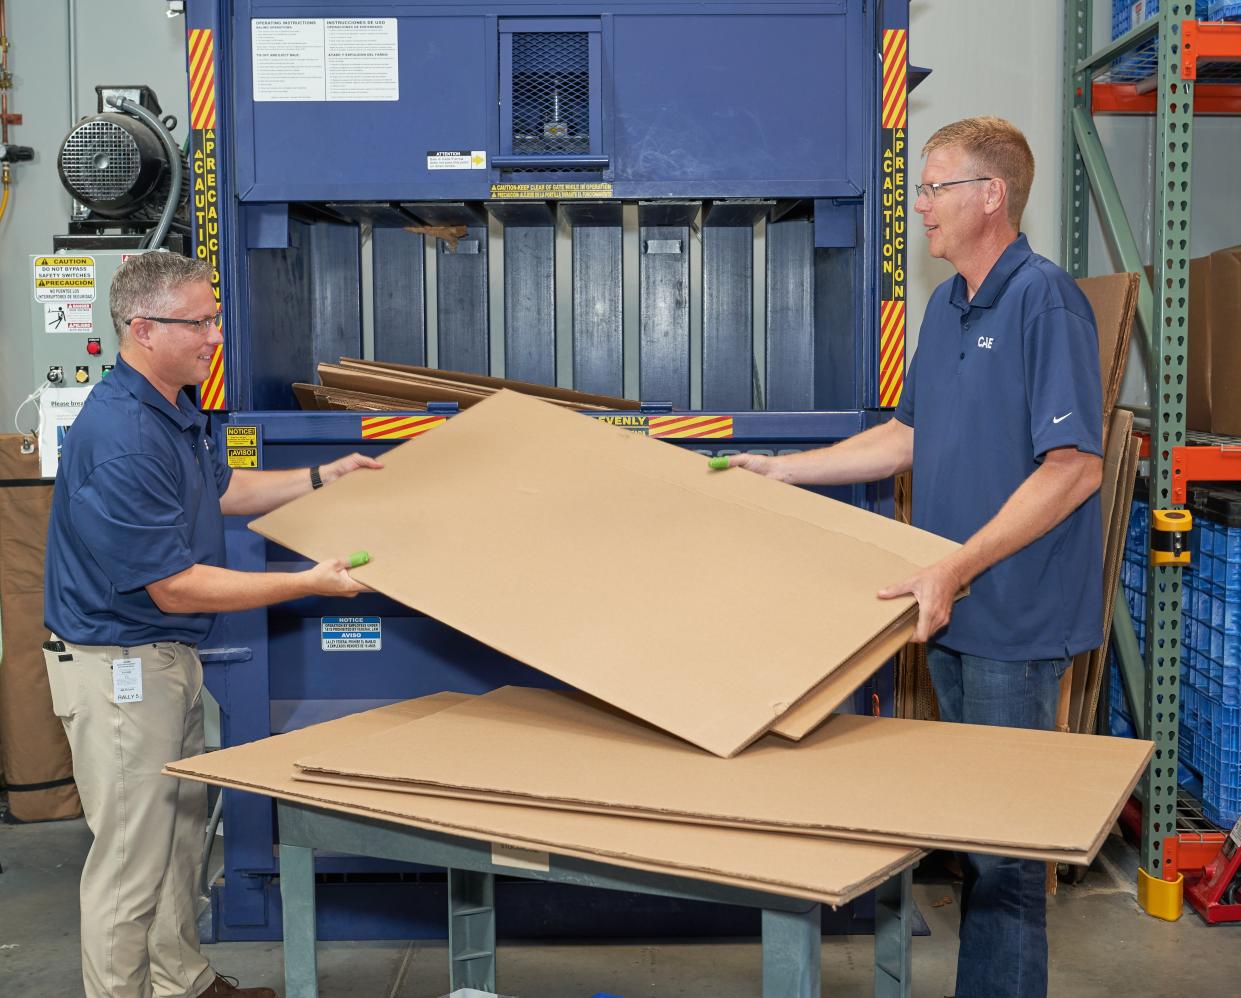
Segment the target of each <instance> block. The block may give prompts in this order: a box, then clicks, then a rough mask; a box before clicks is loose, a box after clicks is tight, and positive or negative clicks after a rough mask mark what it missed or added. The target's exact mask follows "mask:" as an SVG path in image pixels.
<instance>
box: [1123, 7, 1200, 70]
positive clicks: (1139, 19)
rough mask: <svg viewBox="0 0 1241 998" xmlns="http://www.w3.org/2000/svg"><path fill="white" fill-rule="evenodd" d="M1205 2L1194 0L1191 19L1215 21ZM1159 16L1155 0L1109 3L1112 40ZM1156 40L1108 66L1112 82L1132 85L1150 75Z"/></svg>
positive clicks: (1155, 67) (1155, 62) (1155, 59)
mask: <svg viewBox="0 0 1241 998" xmlns="http://www.w3.org/2000/svg"><path fill="white" fill-rule="evenodd" d="M1210 7H1211V4H1210V2H1209V0H1195V2H1194V17H1196V18H1197V19H1198V20H1199V21H1206V20H1218V19H1217V18H1212V16H1211V14H1210ZM1158 13H1159V0H1139V2H1137V3H1134V2H1133V0H1128V2H1125V0H1112V39H1113V41H1114V40H1115V39H1117V38H1119V37H1120V36H1121V35H1124V34H1128V32H1129V30H1130V29H1131V28H1136V27H1137V26H1138V25H1139V24H1142V23H1143V22H1145V21H1148V20H1150V19H1151V18H1152V17H1154V16H1155V15H1156V14H1158ZM1157 44H1158V41H1157V39H1154V38H1152V39H1151V40H1150V41H1147V42H1143V43H1142V44H1141V45H1139V46H1138V47H1137V48H1136V49H1132V50H1131V51H1129V52H1127V53H1126V54H1125V55H1122V56H1121V57H1120V58H1119V59H1117V60H1115V61H1114V62H1113V63H1112V69H1111V76H1112V79H1113V80H1115V81H1116V82H1119V83H1124V82H1130V83H1133V82H1136V81H1138V80H1144V79H1146V78H1147V77H1148V76H1152V75H1153V74H1154V73H1155V72H1156V69H1157V57H1156V54H1155V48H1156V45H1157Z"/></svg>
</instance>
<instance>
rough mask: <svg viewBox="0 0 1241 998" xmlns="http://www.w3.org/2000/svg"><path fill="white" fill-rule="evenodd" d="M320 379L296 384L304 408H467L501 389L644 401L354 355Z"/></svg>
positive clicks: (607, 401) (599, 402) (611, 403)
mask: <svg viewBox="0 0 1241 998" xmlns="http://www.w3.org/2000/svg"><path fill="white" fill-rule="evenodd" d="M319 380H320V381H321V382H322V384H320V385H305V384H296V385H294V386H293V392H294V394H295V395H296V396H297V399H298V404H299V405H301V407H302V408H303V409H354V410H366V411H372V412H375V411H397V410H412V411H418V410H422V409H425V408H426V406H427V403H428V402H456V403H457V405H458V406H460V407H461V408H462V409H468V408H470V406H473V405H477V404H478V403H479V402H482V401H483V400H484V399H488V398H490V397H491V396H492V395H494V394H495V393H496V392H498V391H501V390H508V391H512V392H517V393H518V394H521V395H529V396H532V397H534V398H538V399H541V400H543V401H544V402H550V403H551V404H552V405H558V406H564V407H565V408H569V409H584V410H588V411H589V410H593V411H596V412H598V411H604V410H610V409H637V408H638V407H639V403H637V402H634V401H632V400H630V399H623V398H615V397H613V396H611V395H592V394H591V393H589V392H578V391H573V390H571V389H568V388H555V387H553V386H550V385H535V384H531V383H529V382H526V381H513V380H510V379H507V378H492V377H488V376H487V375H483V374H470V373H468V372H465V371H440V370H436V369H435V368H430V367H416V366H414V365H412V364H392V363H387V362H385V361H375V360H358V359H355V358H351V357H342V358H341V361H340V363H339V364H320V365H319Z"/></svg>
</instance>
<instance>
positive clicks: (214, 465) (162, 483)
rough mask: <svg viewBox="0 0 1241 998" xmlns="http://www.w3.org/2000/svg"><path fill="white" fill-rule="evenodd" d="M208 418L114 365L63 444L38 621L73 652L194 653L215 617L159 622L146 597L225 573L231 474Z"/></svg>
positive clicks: (120, 363)
mask: <svg viewBox="0 0 1241 998" xmlns="http://www.w3.org/2000/svg"><path fill="white" fill-rule="evenodd" d="M206 427H207V418H206V416H204V415H203V414H202V413H201V412H199V411H198V410H197V409H196V408H195V407H194V405H193V404H192V403H191V402H190V400H189V398H188V397H186V395H185V393H184V392H182V393H180V394H179V395H178V397H177V404H176V405H173V404H172V403H171V402H169V401H168V400H167V399H166V398H164V397H163V396H162V395H160V393H159V392H157V391H156V390H155V388H154V386H152V384H151V383H150V382H149V381H147V379H146V378H144V377H143V376H142V375H141V374H139V373H138V372H137V371H135V370H134V369H133V368H132V367H130V366H129V365H128V364H126V363H125V361H124V359H122V358H120V357H118V358H117V360H116V366H115V367H114V368H113V369H112V372H111V373H110V374H109V375H108V376H107V377H106V378H104V379H103V380H102V381H101V382H99V384H97V385H96V386H95V387H94V388H93V389H92V390H91V393H90V395H88V396H87V398H86V404H85V405H84V406H82V411H81V412H80V413H79V414H78V417H77V419H76V420H74V422H73V426H72V427H71V428H70V430H69V432H68V433H67V434H66V435H65V443H64V448H63V450H62V452H61V460H60V470H59V472H58V473H57V476H56V488H55V490H54V492H53V496H52V514H51V520H50V523H49V525H48V535H47V572H46V582H45V591H44V622H45V623H46V624H47V626H48V628H49V629H50V630H51V631H52V632H53V633H54V634H56V635H57V636H58V637H60V638H63V639H64V640H66V641H71V642H73V643H74V644H84V645H121V646H122V647H128V646H131V645H141V644H147V643H148V642H152V641H184V642H186V643H187V644H195V643H197V642H198V641H200V640H202V638H204V637H205V636H206V634H207V630H208V629H209V628H210V626H211V622H212V620H213V619H214V616H215V615H214V614H210V613H173V614H169V613H164V612H163V611H161V610H160V609H159V607H157V606H156V605H155V603H154V601H153V600H152V599H151V597H150V595H149V594H148V593H147V591H146V589H145V588H144V587H145V586H146V585H147V584H148V583H150V582H157V581H158V580H160V579H166V578H168V576H170V575H176V574H177V573H178V572H182V571H184V570H185V569H187V568H189V567H190V566H191V565H197V564H206V565H216V566H221V567H222V566H223V565H224V517H223V514H222V513H221V512H220V496H222V495H223V494H224V492H225V491H226V490H227V489H228V482H229V477H230V475H231V474H232V471H231V469H230V468H228V467H227V466H225V465H224V464H223V463H222V462H220V461H219V460H218V459H217V456H216V454H215V451H214V445H213V443H212V441H211V439H210V438H209V437H208V435H207V430H206Z"/></svg>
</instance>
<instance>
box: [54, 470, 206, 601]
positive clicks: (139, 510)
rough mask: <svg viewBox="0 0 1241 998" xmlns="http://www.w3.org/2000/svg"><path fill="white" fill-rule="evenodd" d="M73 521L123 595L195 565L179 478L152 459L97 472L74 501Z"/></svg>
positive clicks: (71, 503) (88, 546) (88, 478)
mask: <svg viewBox="0 0 1241 998" xmlns="http://www.w3.org/2000/svg"><path fill="white" fill-rule="evenodd" d="M69 519H70V522H71V523H72V524H73V529H74V531H75V532H76V533H77V535H78V537H79V538H81V540H82V543H83V544H84V545H85V546H86V547H87V548H88V549H89V550H90V551H91V553H92V555H93V556H94V559H95V561H96V563H97V564H98V565H99V568H100V570H101V571H102V572H103V573H104V575H105V576H107V578H108V581H109V582H111V583H112V585H113V587H114V588H115V589H116V590H117V591H118V592H123V593H128V592H136V591H137V590H139V589H141V588H142V587H143V586H146V585H148V584H149V583H152V582H158V581H159V580H160V579H166V578H168V577H169V576H170V575H176V574H177V573H178V572H183V571H185V570H186V569H187V568H189V567H191V566H192V565H193V564H194V563H195V558H194V556H193V554H192V552H191V550H190V527H189V523H188V522H187V520H186V515H185V508H184V506H183V505H182V501H181V498H180V495H179V490H178V488H177V482H176V480H175V477H174V476H173V475H172V474H170V473H169V471H168V469H167V468H166V467H164V466H163V465H161V464H160V462H159V461H157V460H156V459H155V458H153V457H150V456H148V455H127V456H125V457H118V458H113V459H112V460H110V461H105V462H104V463H103V464H101V465H99V466H98V467H96V468H95V469H94V471H92V472H91V473H90V475H89V476H88V477H87V478H86V481H85V482H84V483H83V485H82V487H81V488H79V489H78V490H77V491H76V492H75V493H74V494H73V496H72V497H71V498H70V500H69Z"/></svg>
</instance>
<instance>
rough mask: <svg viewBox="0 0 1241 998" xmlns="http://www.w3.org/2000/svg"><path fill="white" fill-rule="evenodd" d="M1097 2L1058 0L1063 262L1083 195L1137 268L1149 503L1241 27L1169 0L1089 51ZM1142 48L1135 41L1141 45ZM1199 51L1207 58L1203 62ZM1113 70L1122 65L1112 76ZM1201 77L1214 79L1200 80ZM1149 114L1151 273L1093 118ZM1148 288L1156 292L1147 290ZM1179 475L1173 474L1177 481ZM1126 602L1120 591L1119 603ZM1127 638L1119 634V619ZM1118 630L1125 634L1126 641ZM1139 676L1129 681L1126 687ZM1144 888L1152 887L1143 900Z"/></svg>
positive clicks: (1168, 467) (1160, 692)
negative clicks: (1061, 8) (1205, 188)
mask: <svg viewBox="0 0 1241 998" xmlns="http://www.w3.org/2000/svg"><path fill="white" fill-rule="evenodd" d="M1093 6H1094V2H1093V0H1066V4H1065V61H1064V65H1065V70H1064V74H1065V80H1064V84H1065V86H1064V126H1063V127H1064V185H1063V190H1064V217H1063V247H1062V249H1063V259H1064V262H1065V267H1066V269H1067V270H1068V271H1069V273H1071V274H1072V275H1073V276H1074V277H1085V276H1087V272H1088V263H1089V258H1088V222H1089V217H1090V215H1089V213H1090V205H1091V195H1092V194H1093V200H1094V203H1095V204H1096V206H1097V208H1098V211H1099V221H1100V224H1101V227H1102V229H1103V232H1104V234H1105V236H1106V237H1107V239H1108V242H1109V244H1110V246H1111V248H1112V250H1113V252H1114V253H1115V255H1116V257H1117V258H1118V260H1119V262H1120V266H1121V269H1123V270H1128V271H1132V272H1136V273H1138V274H1139V275H1142V283H1141V287H1140V293H1139V301H1138V318H1139V323H1140V327H1141V331H1142V339H1143V342H1144V345H1145V348H1146V355H1147V359H1148V374H1149V383H1150V385H1151V410H1150V417H1151V453H1150V468H1151V474H1150V481H1151V503H1152V507H1154V508H1171V507H1174V506H1177V505H1181V503H1178V502H1177V501H1176V499H1177V495H1176V494H1174V492H1179V493H1180V497H1181V498H1182V499H1183V487H1182V489H1180V490H1176V489H1175V486H1176V485H1177V484H1178V475H1177V469H1176V458H1177V455H1178V453H1179V451H1178V449H1179V448H1182V447H1183V446H1184V445H1185V444H1186V442H1187V440H1186V433H1185V389H1184V385H1185V375H1186V363H1185V361H1186V347H1187V340H1188V298H1189V295H1188V289H1189V255H1190V250H1189V247H1190V207H1191V204H1192V194H1193V191H1192V186H1191V176H1192V165H1193V119H1194V115H1195V113H1198V114H1202V113H1223V114H1238V113H1241V86H1238V83H1239V82H1241V72H1239V69H1241V67H1238V66H1236V65H1231V64H1229V63H1228V62H1227V61H1224V60H1229V59H1236V58H1238V57H1241V24H1208V23H1201V24H1200V23H1199V22H1197V21H1195V20H1193V18H1194V4H1193V3H1192V2H1190V0H1164V2H1163V4H1162V5H1161V7H1162V9H1161V10H1160V12H1159V13H1158V14H1156V15H1155V16H1153V17H1151V18H1150V19H1148V20H1147V21H1145V22H1144V23H1142V24H1140V25H1138V26H1137V27H1136V28H1134V29H1133V30H1131V31H1129V32H1128V33H1127V34H1125V35H1124V36H1122V37H1121V38H1118V39H1116V40H1115V41H1114V42H1112V43H1111V44H1109V45H1107V46H1105V47H1104V48H1102V49H1100V50H1098V51H1097V52H1094V53H1093V54H1091V53H1090V51H1089V47H1090V38H1091V13H1092V8H1093ZM1152 39H1153V40H1154V42H1155V44H1154V46H1153V47H1152V46H1147V50H1148V51H1149V53H1150V55H1149V57H1148V56H1147V55H1146V54H1145V53H1143V54H1142V56H1141V59H1146V60H1147V61H1146V62H1141V59H1139V58H1138V57H1137V56H1135V50H1137V49H1138V48H1139V47H1141V46H1143V45H1144V43H1147V42H1148V41H1150V40H1152ZM1207 60H1216V62H1215V63H1213V64H1211V65H1207ZM1117 67H1120V72H1118V71H1117ZM1208 81H1209V82H1208ZM1100 113H1145V114H1151V113H1153V114H1154V115H1155V116H1156V141H1155V150H1156V152H1155V155H1156V157H1157V163H1156V178H1155V189H1154V192H1153V193H1152V196H1153V201H1154V205H1153V207H1154V226H1153V229H1152V243H1153V245H1152V247H1151V250H1152V252H1151V256H1152V258H1153V274H1154V279H1153V281H1148V280H1147V278H1146V276H1145V271H1144V268H1143V262H1144V261H1143V255H1142V253H1141V252H1140V251H1139V248H1138V244H1137V241H1136V240H1135V238H1134V236H1133V231H1132V229H1131V227H1130V225H1129V222H1128V219H1127V218H1126V215H1125V211H1124V207H1123V205H1122V203H1121V200H1120V194H1119V191H1118V190H1117V187H1116V182H1115V180H1114V178H1113V176H1112V172H1111V169H1110V167H1109V166H1108V161H1107V156H1106V154H1105V152H1104V150H1103V146H1102V143H1101V142H1100V140H1099V134H1098V131H1097V130H1096V128H1095V124H1094V115H1095V114H1100ZM1152 287H1154V288H1158V289H1160V293H1159V294H1158V295H1155V294H1153V293H1152ZM1183 474H1184V472H1183V471H1182V475H1181V478H1180V481H1181V484H1182V486H1183ZM1147 592H1148V593H1150V594H1151V598H1150V599H1149V600H1148V602H1147V620H1146V634H1147V635H1148V640H1147V642H1146V659H1145V662H1144V663H1141V662H1140V660H1139V661H1137V662H1135V661H1133V659H1134V658H1135V657H1136V641H1135V640H1133V634H1132V624H1131V622H1129V621H1128V615H1127V614H1125V613H1118V614H1117V621H1116V623H1115V624H1114V627H1113V631H1114V634H1115V635H1116V645H1117V652H1118V656H1120V657H1121V658H1123V659H1126V660H1127V662H1126V664H1127V665H1128V670H1127V671H1130V673H1131V675H1132V674H1133V673H1134V672H1137V671H1139V670H1140V672H1141V675H1142V679H1141V684H1140V689H1141V690H1142V694H1143V695H1141V696H1140V697H1137V698H1135V699H1139V700H1140V704H1141V715H1142V716H1141V717H1135V721H1137V722H1138V729H1139V731H1140V732H1142V733H1143V734H1144V735H1145V736H1146V737H1149V738H1150V739H1151V740H1152V741H1154V743H1155V755H1154V758H1153V759H1152V761H1151V765H1150V768H1149V770H1148V772H1147V774H1146V777H1145V778H1144V780H1143V786H1142V788H1141V796H1142V799H1143V801H1144V804H1145V806H1144V807H1143V809H1142V852H1141V871H1140V872H1139V900H1142V901H1143V906H1144V907H1145V908H1146V910H1147V911H1148V912H1155V911H1159V910H1167V908H1166V903H1162V902H1166V897H1161V896H1160V895H1164V893H1165V892H1164V888H1165V887H1167V888H1170V887H1173V886H1175V888H1176V891H1177V910H1178V911H1179V890H1180V884H1179V881H1178V882H1177V883H1176V884H1175V885H1173V884H1169V883H1167V882H1165V881H1164V880H1163V869H1162V867H1163V863H1164V859H1163V855H1164V854H1163V848H1164V840H1165V838H1167V837H1168V836H1175V835H1176V834H1177V810H1178V805H1177V764H1178V759H1177V736H1178V721H1179V710H1180V706H1179V705H1180V671H1181V602H1182V597H1181V567H1180V566H1179V565H1164V566H1155V565H1152V566H1151V567H1150V568H1149V576H1148V580H1147ZM1121 604H1123V597H1122V598H1121V600H1120V601H1118V606H1119V605H1121ZM1127 623H1128V624H1129V631H1128V633H1127V634H1126V633H1123V627H1124V625H1125V624H1127ZM1126 639H1127V640H1126ZM1135 685H1136V684H1135ZM1152 892H1153V894H1154V895H1155V897H1154V898H1152Z"/></svg>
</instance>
